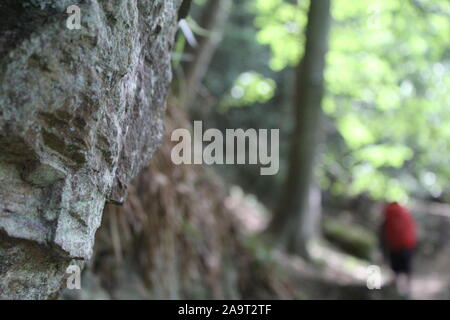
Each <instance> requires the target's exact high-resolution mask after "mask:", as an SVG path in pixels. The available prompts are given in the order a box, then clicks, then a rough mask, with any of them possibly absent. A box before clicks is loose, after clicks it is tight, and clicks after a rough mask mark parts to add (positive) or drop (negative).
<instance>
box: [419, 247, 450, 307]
mask: <svg viewBox="0 0 450 320" xmlns="http://www.w3.org/2000/svg"><path fill="white" fill-rule="evenodd" d="M411 295H412V298H413V299H420V300H432V299H447V300H448V299H450V247H447V248H445V249H443V250H442V251H441V252H440V253H439V254H438V255H437V256H436V258H435V259H432V260H428V261H418V265H417V272H416V274H415V276H414V279H413V283H412V294H411Z"/></svg>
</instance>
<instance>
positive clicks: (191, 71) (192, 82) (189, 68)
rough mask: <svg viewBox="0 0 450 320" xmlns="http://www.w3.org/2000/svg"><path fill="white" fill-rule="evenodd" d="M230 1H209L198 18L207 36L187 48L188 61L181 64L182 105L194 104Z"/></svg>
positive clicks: (227, 13)
mask: <svg viewBox="0 0 450 320" xmlns="http://www.w3.org/2000/svg"><path fill="white" fill-rule="evenodd" d="M232 4H233V2H232V0H209V1H208V3H207V5H206V7H205V9H204V10H203V12H202V15H201V18H200V23H199V25H200V27H202V28H203V29H205V30H207V31H208V32H209V34H208V35H207V36H200V38H199V39H198V45H197V46H196V47H188V49H187V50H186V55H187V57H188V61H187V62H185V63H183V70H184V73H185V82H186V85H185V88H184V103H185V105H186V106H187V107H191V106H192V105H193V104H194V103H195V99H196V97H197V94H198V89H199V88H200V86H201V82H202V80H203V78H204V77H205V75H206V72H207V71H208V67H209V65H210V63H211V60H212V58H213V56H214V53H215V52H216V49H217V47H218V46H219V44H220V41H221V40H222V36H223V31H224V27H225V23H226V21H227V20H228V17H229V15H230V12H231V7H232Z"/></svg>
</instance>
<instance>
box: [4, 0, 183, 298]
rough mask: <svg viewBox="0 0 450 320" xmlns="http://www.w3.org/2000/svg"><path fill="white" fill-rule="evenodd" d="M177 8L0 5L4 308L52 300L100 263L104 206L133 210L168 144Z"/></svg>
mask: <svg viewBox="0 0 450 320" xmlns="http://www.w3.org/2000/svg"><path fill="white" fill-rule="evenodd" d="M72 4H76V5H78V6H79V8H80V9H81V29H79V30H78V29H74V30H70V29H68V28H67V26H66V22H67V20H68V19H69V18H70V15H69V14H66V13H65V9H66V6H68V5H72ZM179 5H180V0H127V1H123V0H108V1H106V0H105V1H103V0H90V1H80V0H78V1H76V0H72V1H67V0H3V1H2V3H1V4H0V21H1V22H0V297H3V298H14V299H47V298H51V297H54V296H56V295H57V293H58V291H59V290H60V286H61V283H62V280H63V279H64V276H65V271H66V268H67V267H68V266H69V265H71V264H74V263H75V264H76V263H78V264H82V262H83V261H85V260H87V259H89V258H90V257H91V255H92V247H93V244H94V235H95V231H96V230H97V228H98V227H99V225H100V223H101V218H102V212H103V208H104V205H105V201H109V202H116V203H121V202H123V201H124V199H125V197H126V185H127V184H128V183H129V181H130V180H131V179H132V178H133V177H134V176H136V175H137V174H138V172H139V171H140V169H141V168H142V167H143V166H144V165H145V164H147V163H148V160H149V159H150V157H151V155H152V153H153V152H154V151H155V149H156V148H157V147H158V145H159V142H160V140H161V138H162V128H163V122H162V118H163V113H164V104H165V98H166V94H167V90H168V86H169V83H170V80H171V69H170V52H171V49H172V48H171V46H172V43H173V38H174V33H175V31H176V16H177V8H178V7H179Z"/></svg>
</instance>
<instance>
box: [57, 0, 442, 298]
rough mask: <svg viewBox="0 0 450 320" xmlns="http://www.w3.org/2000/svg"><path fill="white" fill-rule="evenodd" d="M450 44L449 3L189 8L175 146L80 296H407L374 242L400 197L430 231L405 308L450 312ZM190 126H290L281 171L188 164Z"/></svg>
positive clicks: (421, 234)
mask: <svg viewBox="0 0 450 320" xmlns="http://www.w3.org/2000/svg"><path fill="white" fill-rule="evenodd" d="M449 34H450V2H449V1H430V0H405V1H397V0H395V1H388V0H381V1H380V0H360V1H354V0H332V1H328V0H311V1H309V0H298V1H296V0H234V1H232V0H202V1H201V0H195V1H193V3H192V7H191V13H190V15H189V16H188V17H187V18H186V19H185V20H182V21H181V22H180V30H179V32H178V36H177V42H176V47H175V48H174V53H173V70H174V82H173V87H172V92H171V96H170V98H169V101H168V106H167V109H168V110H167V119H166V130H167V134H166V139H165V142H164V144H163V145H162V146H161V148H160V150H159V151H158V152H157V154H156V156H155V157H154V158H153V159H152V162H151V163H150V164H149V166H148V168H147V169H145V171H144V172H143V173H142V174H141V176H140V177H139V178H138V179H136V181H135V182H134V184H133V186H131V188H130V197H129V200H128V201H127V203H126V204H125V205H124V206H122V207H118V206H113V205H109V206H108V207H107V208H106V214H105V216H104V221H103V224H102V227H101V229H100V230H99V231H98V234H97V238H98V239H97V242H96V249H95V252H96V254H95V258H94V259H93V261H92V263H91V265H90V266H89V267H88V268H87V270H86V271H85V272H84V276H83V283H82V287H83V290H82V291H81V292H77V293H74V292H67V293H66V298H69V299H86V298H102V299H122V298H137V299H148V298H165V299H167V298H169V299H178V298H187V299H198V298H204V299H205V298H213V299H219V298H256V299H260V298H269V299H398V298H402V297H401V296H399V295H398V293H397V292H396V290H395V286H394V283H393V274H392V272H391V271H390V269H389V265H388V264H387V261H386V260H385V259H383V256H382V254H381V251H380V248H379V240H378V230H379V228H380V225H381V223H382V218H383V208H384V205H385V203H386V202H390V201H398V202H399V203H401V204H403V205H404V206H406V207H407V208H408V209H409V210H410V211H411V213H412V215H413V217H414V219H415V221H416V223H417V226H418V238H419V242H418V246H417V250H416V252H415V257H414V264H413V280H412V288H411V293H410V296H409V298H412V299H449V298H450V246H449V244H450V241H449V235H450V205H449V204H448V202H449V201H450V192H449V191H450V189H449V185H448V179H449V178H450V165H449V164H450V152H449V146H450V100H449V90H450V73H449V67H450V46H449V45H450V43H449ZM194 120H201V121H203V126H204V130H205V129H207V128H218V129H220V130H221V131H222V132H225V129H227V128H231V129H237V128H242V129H248V128H254V129H280V171H279V173H278V174H277V175H273V176H261V175H260V170H259V169H260V167H259V166H257V165H256V166H255V165H217V166H205V165H204V166H199V165H181V166H176V165H174V164H173V163H172V161H171V159H170V153H171V149H172V147H173V145H174V142H172V141H170V135H171V132H172V131H173V130H174V129H176V128H188V129H189V128H191V127H192V124H193V121H194ZM370 265H377V266H380V268H381V269H380V271H381V274H380V277H381V278H380V279H381V280H380V281H381V289H380V290H376V289H375V290H369V289H368V287H367V280H368V277H369V275H368V270H370V268H368V267H369V266H370Z"/></svg>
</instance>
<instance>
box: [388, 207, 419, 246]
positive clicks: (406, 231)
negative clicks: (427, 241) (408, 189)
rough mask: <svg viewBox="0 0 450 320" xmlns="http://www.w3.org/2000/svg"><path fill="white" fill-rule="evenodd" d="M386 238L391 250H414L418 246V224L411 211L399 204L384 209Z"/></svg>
mask: <svg viewBox="0 0 450 320" xmlns="http://www.w3.org/2000/svg"><path fill="white" fill-rule="evenodd" d="M384 214H385V224H384V236H385V240H386V244H387V246H388V247H389V249H394V250H398V249H412V248H414V247H415V246H416V244H417V234H416V224H415V222H414V219H413V217H412V216H411V214H410V213H409V211H408V210H407V209H406V208H404V207H402V206H401V205H399V204H398V203H397V202H393V203H390V204H388V205H387V206H386V208H385V209H384Z"/></svg>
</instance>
